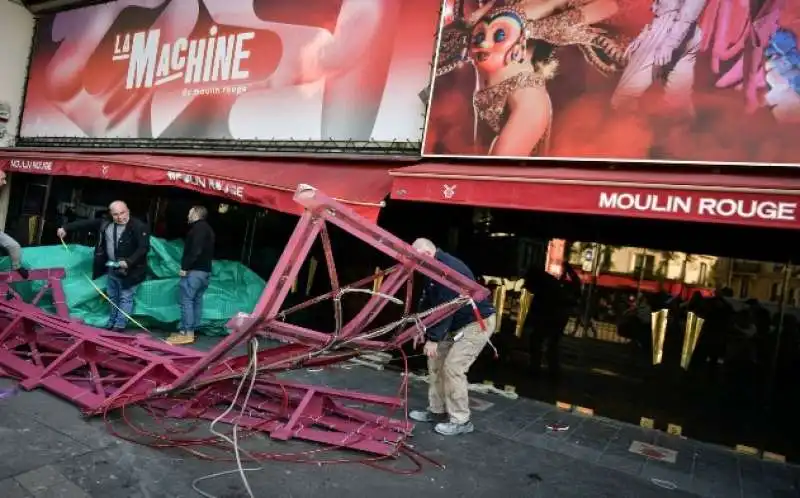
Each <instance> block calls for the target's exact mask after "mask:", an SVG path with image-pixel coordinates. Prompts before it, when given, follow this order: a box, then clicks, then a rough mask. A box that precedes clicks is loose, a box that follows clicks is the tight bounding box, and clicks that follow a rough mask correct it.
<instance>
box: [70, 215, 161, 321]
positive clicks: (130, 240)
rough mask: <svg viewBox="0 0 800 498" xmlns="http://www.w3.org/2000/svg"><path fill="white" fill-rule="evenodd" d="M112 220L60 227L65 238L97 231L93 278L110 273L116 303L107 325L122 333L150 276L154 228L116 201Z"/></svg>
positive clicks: (109, 288)
mask: <svg viewBox="0 0 800 498" xmlns="http://www.w3.org/2000/svg"><path fill="white" fill-rule="evenodd" d="M108 211H109V213H110V214H111V221H109V220H108V219H103V218H97V219H94V220H81V221H76V222H73V223H69V224H67V225H65V226H64V227H63V228H59V229H58V232H57V235H58V236H59V237H60V238H61V239H63V238H64V237H66V236H67V234H68V233H69V232H96V233H98V234H99V237H97V245H96V246H95V250H94V268H93V275H92V278H99V277H101V276H102V275H104V274H105V275H108V284H107V289H106V292H107V293H108V298H109V299H110V300H111V302H112V303H113V304H112V306H111V310H110V315H109V318H108V323H107V324H106V328H107V329H109V330H113V331H115V332H122V331H124V330H125V329H126V328H127V325H128V316H130V315H131V313H133V299H134V297H135V295H136V289H137V288H138V287H139V284H141V283H142V282H144V279H145V278H146V277H147V253H148V252H149V250H150V229H149V228H148V227H147V225H146V224H144V223H143V222H142V221H140V220H138V219H136V218H132V217H131V212H130V210H129V209H128V206H127V204H125V203H124V202H122V201H114V202H112V203H111V204H110V205H109V206H108Z"/></svg>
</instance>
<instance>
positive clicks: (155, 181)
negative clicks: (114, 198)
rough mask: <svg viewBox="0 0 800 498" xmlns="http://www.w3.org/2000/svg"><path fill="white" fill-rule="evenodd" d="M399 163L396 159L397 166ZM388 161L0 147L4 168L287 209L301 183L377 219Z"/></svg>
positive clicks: (387, 183) (294, 209) (293, 207)
mask: <svg viewBox="0 0 800 498" xmlns="http://www.w3.org/2000/svg"><path fill="white" fill-rule="evenodd" d="M393 166H394V167H396V166H397V165H396V163H394V164H393ZM389 168H390V165H389V164H387V163H379V164H376V163H366V162H365V163H353V162H336V161H330V162H323V161H318V162H309V161H294V160H288V159H263V158H262V159H252V160H250V159H224V158H216V157H193V156H180V157H179V156H163V155H136V154H113V155H100V154H72V153H70V154H67V153H64V154H58V153H49V152H26V151H16V150H0V169H3V170H6V171H19V172H24V173H38V174H44V175H64V176H81V177H90V178H100V179H106V180H116V181H123V182H133V183H142V184H145V185H157V186H174V187H181V188H186V189H190V190H195V191H197V192H202V193H206V194H210V195H215V196H220V197H224V198H227V199H232V200H235V201H239V202H243V203H247V204H255V205H258V206H263V207H265V208H268V209H274V210H277V211H282V212H284V213H292V214H300V213H301V212H302V208H300V206H298V205H297V204H295V203H294V201H292V196H293V194H294V191H295V189H296V188H297V185H298V184H301V183H306V184H309V185H312V186H314V187H316V188H318V189H320V190H321V191H323V192H325V193H326V194H327V195H329V196H331V197H333V198H335V199H337V200H338V201H340V202H342V203H344V204H346V205H349V206H350V207H351V208H353V209H354V210H355V211H357V212H358V213H359V214H361V215H362V216H364V217H366V218H368V219H370V220H372V221H375V220H376V219H377V217H378V211H379V210H380V208H381V207H382V206H383V200H384V199H385V198H386V196H387V195H388V194H389V190H390V188H391V178H390V177H389V175H388V170H389Z"/></svg>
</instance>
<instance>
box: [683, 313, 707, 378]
mask: <svg viewBox="0 0 800 498" xmlns="http://www.w3.org/2000/svg"><path fill="white" fill-rule="evenodd" d="M704 321H705V320H703V319H702V318H700V317H699V316H697V314H696V313H693V312H691V311H690V312H689V313H687V314H686V330H685V332H684V335H683V349H682V350H681V368H682V369H684V370H688V369H689V365H690V364H691V363H692V355H693V354H694V349H695V348H696V347H697V340H698V339H699V338H700V331H701V330H702V329H703V322H704Z"/></svg>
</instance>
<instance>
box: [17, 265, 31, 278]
mask: <svg viewBox="0 0 800 498" xmlns="http://www.w3.org/2000/svg"><path fill="white" fill-rule="evenodd" d="M17 273H19V276H20V277H22V278H24V279H25V280H28V277H30V276H31V274H30V273H29V272H28V269H27V268H25V267H24V266H20V267H19V268H17Z"/></svg>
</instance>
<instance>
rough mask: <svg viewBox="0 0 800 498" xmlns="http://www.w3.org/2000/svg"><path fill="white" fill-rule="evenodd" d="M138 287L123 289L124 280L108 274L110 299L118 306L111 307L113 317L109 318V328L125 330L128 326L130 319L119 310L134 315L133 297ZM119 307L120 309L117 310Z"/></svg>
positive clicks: (107, 286)
mask: <svg viewBox="0 0 800 498" xmlns="http://www.w3.org/2000/svg"><path fill="white" fill-rule="evenodd" d="M138 287H139V286H138V285H134V286H133V287H128V288H127V289H123V288H122V279H121V278H119V277H118V276H116V275H114V274H112V273H109V274H108V284H107V285H106V290H107V291H108V298H109V299H111V302H112V303H114V304H115V305H116V306H112V307H111V316H109V318H108V328H114V329H124V328H125V327H127V326H128V319H127V318H126V317H125V315H123V314H122V313H120V312H119V309H121V310H122V311H124V312H125V313H127V314H128V315H132V314H133V296H134V295H135V294H136V289H137V288H138ZM117 307H119V309H117Z"/></svg>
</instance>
